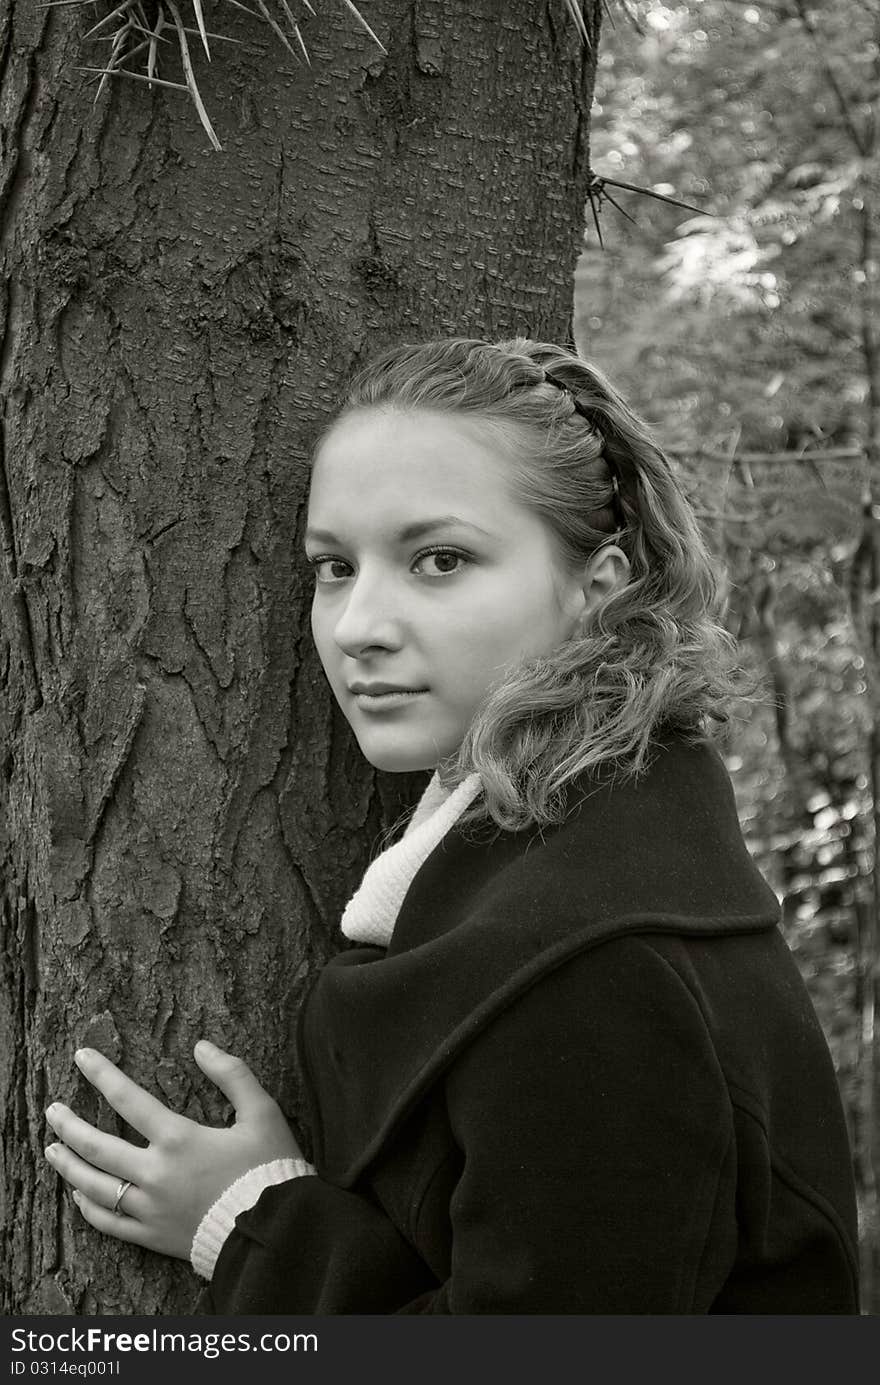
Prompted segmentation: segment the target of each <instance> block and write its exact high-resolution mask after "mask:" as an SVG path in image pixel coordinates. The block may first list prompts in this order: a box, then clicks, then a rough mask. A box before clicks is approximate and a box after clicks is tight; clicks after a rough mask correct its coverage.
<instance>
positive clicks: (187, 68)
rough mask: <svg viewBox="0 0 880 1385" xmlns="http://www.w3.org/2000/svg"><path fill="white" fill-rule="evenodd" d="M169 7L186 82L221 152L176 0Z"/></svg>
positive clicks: (211, 136) (210, 134)
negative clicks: (200, 87)
mask: <svg viewBox="0 0 880 1385" xmlns="http://www.w3.org/2000/svg"><path fill="white" fill-rule="evenodd" d="M168 8H169V10H170V11H171V17H172V19H173V20H174V27H175V28H176V29H177V37H178V38H179V39H180V60H181V62H182V63H183V71H184V74H185V76H186V84H187V86H188V87H189V89H190V92H191V93H192V99H193V101H194V102H195V107H196V110H197V111H198V113H199V120H200V121H201V122H202V125H203V126H204V130H205V134H206V135H207V136H208V139H209V140H210V141H211V144H212V145H213V146H214V148H215V149H216V150H217V151H218V153H219V152H220V150H221V149H222V148H223V146H222V144H221V143H220V141H219V139H218V138H217V136H216V135H215V133H214V126H213V125H212V124H211V119H210V116H209V115H208V112H207V111H206V110H205V103H204V102H203V100H202V96H201V92H200V91H199V88H198V84H197V82H196V78H195V73H194V72H193V68H192V62H191V61H190V56H189V44H188V43H187V41H186V34H185V33H184V29H183V22H182V20H181V18H180V14H179V13H178V9H177V6H176V5H175V3H174V0H168Z"/></svg>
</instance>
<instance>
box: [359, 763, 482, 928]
mask: <svg viewBox="0 0 880 1385" xmlns="http://www.w3.org/2000/svg"><path fill="white" fill-rule="evenodd" d="M480 787H481V784H480V776H479V774H477V773H474V774H469V775H468V777H467V778H466V779H464V780H463V781H462V782H461V783H460V784H459V785H458V786H457V787H456V788H455V789H453V790H451V791H450V790H449V789H447V788H446V787H445V786H444V785H443V784H442V783H441V782H440V777H439V775H438V773H437V771H436V770H435V771H434V774H433V775H432V777H431V779H430V781H429V783H428V785H427V787H426V789H425V791H424V793H423V794H422V796H421V798H420V799H419V801H418V803H417V805H416V808H415V811H414V812H413V815H412V817H411V818H410V820H409V822H408V823H407V827H406V831H405V832H404V834H403V836H402V837H401V838H400V840H399V841H396V842H393V843H392V844H391V846H389V847H386V848H385V850H384V851H383V852H382V853H381V855H379V856H377V857H376V859H375V861H372V862H371V863H370V865H369V866H368V867H367V869H366V871H365V872H364V877H363V879H362V880H361V883H360V885H359V886H358V888H357V889H356V890H355V892H354V894H353V895H352V897H351V899H350V900H349V901H348V903H347V904H346V906H345V911H344V913H343V915H342V931H343V933H344V934H345V936H346V937H347V938H351V939H352V940H353V941H354V942H359V943H372V944H373V945H374V946H377V947H387V946H388V944H389V943H390V941H391V934H392V933H393V932H394V925H395V923H396V922H397V915H398V912H399V910H400V906H401V904H402V903H403V899H404V896H405V894H406V892H407V890H408V889H409V887H410V884H411V882H412V879H413V876H414V875H415V873H416V871H417V870H418V869H419V866H421V865H422V863H423V862H424V861H426V860H427V859H428V857H429V856H430V854H431V852H432V851H433V850H434V847H435V846H436V845H437V844H438V842H440V841H441V840H442V838H443V837H445V836H446V833H447V832H448V831H449V829H450V827H452V825H453V823H454V822H456V820H457V819H458V818H459V817H460V816H461V814H462V813H463V812H464V810H465V808H467V807H468V806H469V805H470V804H471V803H472V802H473V800H474V799H475V798H476V796H477V794H478V793H479V791H480Z"/></svg>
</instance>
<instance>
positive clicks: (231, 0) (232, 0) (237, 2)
mask: <svg viewBox="0 0 880 1385" xmlns="http://www.w3.org/2000/svg"><path fill="white" fill-rule="evenodd" d="M226 3H227V4H228V5H234V6H235V8H236V9H237V10H242V11H243V12H244V13H245V14H249V15H251V16H252V17H253V18H254V19H259V20H260V21H262V18H263V16H262V15H261V14H257V11H256V10H251V9H248V7H247V5H242V4H241V0H226Z"/></svg>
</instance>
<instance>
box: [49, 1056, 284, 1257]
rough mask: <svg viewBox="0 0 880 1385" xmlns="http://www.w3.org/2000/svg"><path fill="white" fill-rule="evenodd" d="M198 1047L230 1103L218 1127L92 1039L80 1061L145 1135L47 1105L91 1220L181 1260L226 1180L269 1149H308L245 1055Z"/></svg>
mask: <svg viewBox="0 0 880 1385" xmlns="http://www.w3.org/2000/svg"><path fill="white" fill-rule="evenodd" d="M194 1054H195V1059H196V1062H197V1063H198V1065H199V1067H200V1068H201V1069H202V1072H204V1073H205V1075H206V1076H207V1077H210V1079H211V1081H212V1082H213V1083H215V1085H216V1086H218V1087H219V1088H220V1090H221V1092H223V1094H224V1095H225V1096H226V1097H227V1098H228V1099H229V1101H230V1102H231V1103H232V1106H233V1107H234V1109H235V1124H234V1125H231V1126H228V1127H227V1128H225V1129H218V1128H215V1127H213V1126H207V1125H199V1124H197V1122H196V1121H192V1120H189V1119H188V1118H187V1117H186V1116H178V1115H176V1114H175V1113H174V1112H173V1111H170V1110H169V1109H168V1107H167V1106H163V1104H162V1102H161V1101H157V1100H156V1098H155V1097H153V1096H150V1094H149V1092H146V1091H144V1089H143V1087H139V1086H138V1085H137V1083H136V1082H132V1081H131V1079H130V1078H128V1077H126V1076H125V1073H124V1072H121V1071H120V1069H119V1068H117V1067H116V1066H115V1065H114V1064H113V1063H111V1062H110V1061H109V1059H107V1058H105V1057H104V1056H103V1055H102V1054H100V1053H96V1052H95V1050H94V1049H88V1048H85V1049H80V1050H79V1052H78V1053H77V1054H76V1055H75V1058H76V1062H77V1066H78V1067H79V1068H80V1071H81V1072H82V1073H83V1074H84V1076H85V1077H86V1078H88V1080H89V1082H91V1084H92V1086H93V1087H97V1089H98V1091H99V1092H100V1093H101V1094H102V1096H103V1097H104V1098H105V1099H106V1100H107V1101H108V1102H109V1103H110V1105H111V1106H112V1107H113V1109H114V1111H118V1112H119V1114H120V1116H122V1117H123V1118H124V1119H125V1120H126V1121H127V1122H128V1124H129V1125H131V1126H132V1127H133V1128H134V1129H135V1130H139V1131H140V1133H141V1134H142V1135H145V1136H146V1138H147V1139H148V1140H149V1144H148V1145H147V1146H146V1147H143V1146H140V1145H132V1144H129V1143H128V1141H127V1140H121V1139H118V1138H117V1137H116V1136H115V1135H107V1134H105V1133H104V1132H103V1131H101V1130H97V1129H96V1128H95V1127H94V1126H93V1125H89V1123H88V1121H85V1120H82V1119H81V1118H80V1117H79V1116H77V1115H76V1114H75V1113H74V1112H73V1111H71V1110H70V1108H69V1107H67V1106H63V1105H62V1104H61V1103H60V1102H56V1103H55V1104H54V1105H52V1106H50V1107H49V1108H48V1110H47V1111H46V1118H47V1120H48V1122H49V1124H50V1125H51V1127H52V1129H53V1130H54V1131H55V1133H56V1135H59V1136H60V1137H61V1140H62V1141H63V1144H53V1145H50V1146H49V1147H48V1148H47V1150H46V1158H47V1159H48V1160H49V1162H50V1163H51V1165H52V1167H53V1168H54V1169H57V1171H58V1173H60V1174H61V1177H62V1178H63V1179H65V1180H66V1182H68V1183H70V1184H71V1185H72V1186H73V1188H74V1189H75V1191H74V1194H73V1197H74V1200H75V1201H76V1205H77V1206H78V1207H79V1210H80V1211H81V1212H82V1214H83V1216H84V1217H85V1219H86V1221H87V1222H89V1223H90V1224H91V1225H92V1226H94V1227H96V1228H97V1230H98V1231H104V1232H106V1233H107V1235H109V1236H116V1237H118V1239H119V1240H121V1241H133V1242H134V1243H135V1244H136V1245H141V1246H147V1247H149V1249H150V1250H157V1251H159V1252H161V1253H162V1254H164V1255H176V1256H179V1257H180V1259H181V1260H188V1259H189V1253H190V1247H191V1245H192V1239H193V1236H194V1234H195V1232H196V1228H197V1227H198V1225H199V1222H200V1221H201V1219H202V1217H203V1216H204V1214H205V1213H206V1212H207V1210H208V1208H209V1207H210V1206H211V1204H212V1203H214V1202H215V1201H216V1200H217V1198H218V1197H219V1196H220V1194H221V1193H222V1192H223V1191H224V1190H225V1189H226V1188H228V1187H229V1185H230V1183H234V1182H235V1180H236V1179H237V1178H238V1177H240V1175H241V1174H243V1173H245V1172H246V1171H247V1170H248V1169H250V1168H253V1167H254V1166H255V1165H257V1164H264V1163H266V1162H268V1160H270V1159H280V1158H285V1157H288V1158H293V1159H301V1158H302V1154H301V1152H300V1149H299V1146H298V1145H297V1143H296V1140H295V1139H294V1137H293V1135H292V1133H291V1131H290V1127H289V1126H288V1124H287V1121H286V1120H285V1119H284V1116H283V1114H282V1112H281V1108H280V1106H278V1104H277V1102H275V1101H274V1100H273V1099H272V1097H271V1096H270V1095H269V1093H268V1092H267V1091H265V1090H264V1089H263V1088H262V1087H261V1086H260V1084H259V1082H258V1081H257V1079H256V1078H255V1077H254V1075H253V1073H252V1072H251V1070H250V1068H248V1067H247V1065H246V1064H245V1063H243V1062H242V1060H241V1059H240V1058H234V1057H233V1056H232V1054H231V1053H223V1052H222V1051H221V1050H220V1049H219V1048H216V1047H215V1046H214V1045H213V1044H210V1043H208V1042H207V1041H206V1040H204V1039H203V1040H201V1041H200V1042H199V1043H197V1044H196V1046H195V1049H194ZM126 1183H128V1184H130V1186H129V1187H127V1188H125V1191H124V1192H123V1193H122V1196H121V1197H118V1194H119V1190H120V1188H121V1187H122V1186H123V1185H124V1184H126ZM117 1205H118V1211H116V1212H114V1206H117Z"/></svg>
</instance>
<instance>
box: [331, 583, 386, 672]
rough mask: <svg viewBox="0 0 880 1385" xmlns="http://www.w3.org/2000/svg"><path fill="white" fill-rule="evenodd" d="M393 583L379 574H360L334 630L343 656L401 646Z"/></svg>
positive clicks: (349, 592) (352, 586)
mask: <svg viewBox="0 0 880 1385" xmlns="http://www.w3.org/2000/svg"><path fill="white" fill-rule="evenodd" d="M397 605H398V603H397V602H396V600H395V595H394V583H393V582H391V581H390V580H389V579H385V580H383V578H382V577H381V576H380V575H379V574H373V575H372V576H370V575H369V574H367V573H364V572H362V573H360V574H359V575H358V576H357V577H356V578H355V580H354V582H353V583H352V585H351V587H350V588H349V591H348V597H347V600H346V602H345V607H344V609H343V611H342V613H341V615H340V616H339V618H338V620H337V622H336V627H335V629H334V631H333V636H334V639H335V640H336V643H337V644H338V646H339V648H340V649H341V650H342V652H343V653H344V654H349V655H351V656H352V657H356V656H357V655H359V654H360V653H361V652H362V651H363V650H364V649H366V648H368V647H371V646H373V645H377V646H380V647H382V648H384V649H394V648H397V647H399V645H400V628H399V627H400V621H399V613H398V610H397Z"/></svg>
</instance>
